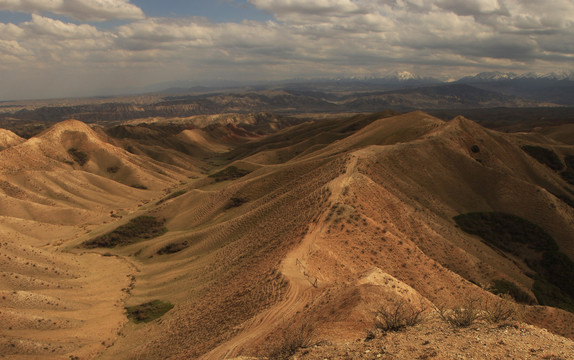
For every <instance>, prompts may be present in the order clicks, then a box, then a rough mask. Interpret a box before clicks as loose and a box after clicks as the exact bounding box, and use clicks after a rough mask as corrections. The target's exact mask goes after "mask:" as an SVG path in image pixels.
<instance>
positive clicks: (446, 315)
mask: <svg viewBox="0 0 574 360" xmlns="http://www.w3.org/2000/svg"><path fill="white" fill-rule="evenodd" d="M482 309H483V305H482V299H480V298H471V297H469V298H467V299H465V301H464V303H463V304H462V305H461V306H458V307H455V308H453V309H446V308H444V307H436V311H437V313H438V315H439V316H440V318H441V319H442V320H444V321H445V322H446V323H448V324H449V325H450V326H452V327H454V328H459V327H469V326H470V325H472V324H474V322H475V321H477V320H478V319H480V317H481V315H482Z"/></svg>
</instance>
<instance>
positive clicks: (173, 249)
mask: <svg viewBox="0 0 574 360" xmlns="http://www.w3.org/2000/svg"><path fill="white" fill-rule="evenodd" d="M188 246H189V244H188V242H187V241H181V242H176V243H171V244H168V245H166V246H164V247H162V248H161V249H159V250H158V251H157V254H158V255H166V254H174V253H177V252H180V251H182V250H183V249H185V248H187V247H188Z"/></svg>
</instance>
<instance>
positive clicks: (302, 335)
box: [267, 322, 315, 360]
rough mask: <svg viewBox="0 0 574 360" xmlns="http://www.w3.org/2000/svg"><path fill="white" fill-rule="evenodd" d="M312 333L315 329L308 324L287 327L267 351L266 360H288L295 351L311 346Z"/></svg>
mask: <svg viewBox="0 0 574 360" xmlns="http://www.w3.org/2000/svg"><path fill="white" fill-rule="evenodd" d="M314 331H315V327H314V326H313V325H311V323H309V322H305V323H303V324H302V325H300V326H295V325H291V326H289V327H288V328H287V329H285V330H284V331H283V334H282V336H281V337H279V338H278V339H277V340H276V341H275V342H274V343H273V344H272V345H271V349H270V350H269V351H268V356H267V357H268V359H270V360H287V359H290V358H291V357H292V356H293V355H295V353H296V352H297V350H299V349H304V348H307V347H309V346H311V344H312V342H311V341H312V339H313V332H314Z"/></svg>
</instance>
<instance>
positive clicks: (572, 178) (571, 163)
mask: <svg viewBox="0 0 574 360" xmlns="http://www.w3.org/2000/svg"><path fill="white" fill-rule="evenodd" d="M564 162H565V163H566V169H564V171H563V172H561V173H560V176H562V178H563V179H564V180H566V182H567V183H569V184H572V185H574V156H573V155H568V156H566V157H564Z"/></svg>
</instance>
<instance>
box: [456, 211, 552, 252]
mask: <svg viewBox="0 0 574 360" xmlns="http://www.w3.org/2000/svg"><path fill="white" fill-rule="evenodd" d="M454 221H456V223H457V225H458V226H459V227H460V228H461V229H462V230H463V231H465V232H467V233H469V234H474V235H478V236H480V237H481V238H483V239H484V240H485V241H486V242H487V243H489V244H491V245H494V246H496V247H497V248H499V249H502V250H504V251H507V252H510V253H516V249H517V243H518V244H524V245H526V246H527V247H529V248H532V249H535V250H539V251H543V250H558V246H557V245H556V242H555V241H554V239H553V238H552V237H551V236H550V235H549V234H548V233H547V232H546V231H544V229H542V228H541V227H540V226H538V225H536V224H533V223H531V222H530V221H528V220H526V219H523V218H521V217H519V216H515V215H511V214H505V213H500V212H475V213H469V214H462V215H458V216H455V217H454Z"/></svg>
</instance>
